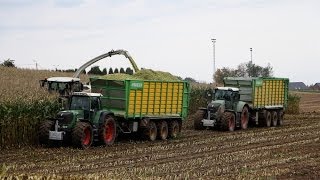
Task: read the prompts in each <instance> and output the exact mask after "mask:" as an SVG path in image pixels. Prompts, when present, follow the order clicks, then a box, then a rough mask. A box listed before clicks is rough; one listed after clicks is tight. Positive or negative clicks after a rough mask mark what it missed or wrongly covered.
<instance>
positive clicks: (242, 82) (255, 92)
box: [224, 77, 289, 109]
mask: <svg viewBox="0 0 320 180" xmlns="http://www.w3.org/2000/svg"><path fill="white" fill-rule="evenodd" d="M224 86H228V87H237V88H239V90H240V92H239V93H240V100H241V101H244V102H247V103H248V104H250V105H251V107H252V108H255V109H261V108H266V107H283V108H286V107H287V100H288V86H289V79H287V78H231V77H228V78H225V79H224Z"/></svg>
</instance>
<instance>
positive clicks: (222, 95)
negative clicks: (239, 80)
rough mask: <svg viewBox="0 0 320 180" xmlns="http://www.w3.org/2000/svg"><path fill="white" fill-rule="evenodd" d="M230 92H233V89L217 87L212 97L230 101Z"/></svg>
mask: <svg viewBox="0 0 320 180" xmlns="http://www.w3.org/2000/svg"><path fill="white" fill-rule="evenodd" d="M232 92H233V91H228V90H221V89H217V90H216V91H215V96H214V99H215V100H226V101H231V99H232Z"/></svg>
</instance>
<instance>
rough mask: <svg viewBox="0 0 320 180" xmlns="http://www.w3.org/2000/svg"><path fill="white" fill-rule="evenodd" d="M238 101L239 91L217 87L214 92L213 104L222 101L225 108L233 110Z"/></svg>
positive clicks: (232, 88)
mask: <svg viewBox="0 0 320 180" xmlns="http://www.w3.org/2000/svg"><path fill="white" fill-rule="evenodd" d="M239 100H240V94H239V89H238V88H234V87H217V88H216V89H215V90H214V96H213V102H214V101H224V103H225V108H226V109H230V110H233V109H234V108H235V106H236V105H237V102H238V101H239Z"/></svg>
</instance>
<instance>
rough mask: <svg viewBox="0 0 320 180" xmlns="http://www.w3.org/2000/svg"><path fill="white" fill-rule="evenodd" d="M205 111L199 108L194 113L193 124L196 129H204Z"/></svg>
mask: <svg viewBox="0 0 320 180" xmlns="http://www.w3.org/2000/svg"><path fill="white" fill-rule="evenodd" d="M204 115H205V111H204V110H198V111H197V112H196V113H195V114H194V115H193V126H194V129H195V130H204V129H205V128H206V127H204V126H203V123H202V120H203V119H204Z"/></svg>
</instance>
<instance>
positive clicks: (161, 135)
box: [157, 121, 168, 140]
mask: <svg viewBox="0 0 320 180" xmlns="http://www.w3.org/2000/svg"><path fill="white" fill-rule="evenodd" d="M157 131H158V139H161V140H166V139H167V137H168V123H167V121H160V122H158V124H157Z"/></svg>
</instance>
